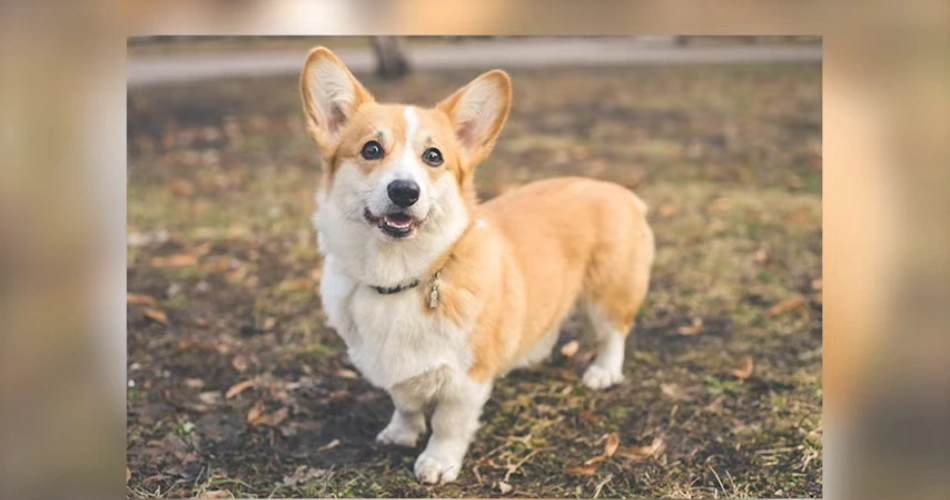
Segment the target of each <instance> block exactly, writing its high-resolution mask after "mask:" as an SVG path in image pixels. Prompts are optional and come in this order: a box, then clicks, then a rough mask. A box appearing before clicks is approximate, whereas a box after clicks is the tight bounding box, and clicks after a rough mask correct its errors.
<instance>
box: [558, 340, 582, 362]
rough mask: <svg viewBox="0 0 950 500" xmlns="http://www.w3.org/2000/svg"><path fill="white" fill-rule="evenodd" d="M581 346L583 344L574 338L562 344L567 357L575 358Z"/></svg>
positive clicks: (562, 349) (563, 352)
mask: <svg viewBox="0 0 950 500" xmlns="http://www.w3.org/2000/svg"><path fill="white" fill-rule="evenodd" d="M580 347H581V344H580V343H579V342H578V341H576V340H572V341H570V342H568V343H566V344H564V345H563V346H561V354H563V355H564V357H565V358H573V357H574V355H575V354H577V350H578V349H580Z"/></svg>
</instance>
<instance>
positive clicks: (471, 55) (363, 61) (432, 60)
mask: <svg viewBox="0 0 950 500" xmlns="http://www.w3.org/2000/svg"><path fill="white" fill-rule="evenodd" d="M336 54H337V55H338V56H339V57H340V59H342V60H343V62H345V63H346V64H347V66H349V67H350V69H351V70H352V71H353V72H354V73H365V72H369V71H372V70H373V69H374V67H375V66H374V65H375V61H374V58H373V55H372V53H371V52H370V51H369V49H368V48H367V49H346V50H339V51H337V52H336ZM305 56H306V51H304V50H280V51H268V52H263V51H258V52H250V51H249V52H246V53H237V54H235V53H227V54H201V55H169V56H140V57H131V58H130V59H129V62H128V67H127V75H128V83H129V85H149V84H160V83H174V82H190V81H197V80H208V79H215V78H227V77H238V76H270V75H293V74H296V73H297V72H299V71H300V68H301V66H302V65H303V61H304V57H305ZM408 57H409V59H410V61H411V63H412V65H413V67H414V68H416V69H419V70H426V69H458V68H478V69H489V68H493V67H500V68H512V67H519V68H528V67H543V66H558V65H561V66H568V65H569V66H619V65H637V64H702V63H716V64H734V63H753V62H817V61H821V47H820V46H810V45H809V46H769V45H742V46H719V47H717V46H707V47H702V46H698V47H690V46H686V47H676V46H672V45H670V44H657V43H645V42H643V41H640V40H636V39H623V38H617V39H615V38H611V39H601V40H596V39H565V40H557V39H544V40H498V41H489V42H461V43H458V44H457V45H455V44H446V45H435V46H418V47H410V49H409V53H408Z"/></svg>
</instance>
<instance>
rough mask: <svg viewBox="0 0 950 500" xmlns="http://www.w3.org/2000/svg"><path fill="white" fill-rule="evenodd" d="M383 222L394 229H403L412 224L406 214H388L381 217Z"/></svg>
mask: <svg viewBox="0 0 950 500" xmlns="http://www.w3.org/2000/svg"><path fill="white" fill-rule="evenodd" d="M383 220H384V221H385V222H386V224H389V225H390V226H396V227H405V226H408V225H409V223H411V222H412V218H411V217H409V216H408V215H406V214H390V215H385V216H383Z"/></svg>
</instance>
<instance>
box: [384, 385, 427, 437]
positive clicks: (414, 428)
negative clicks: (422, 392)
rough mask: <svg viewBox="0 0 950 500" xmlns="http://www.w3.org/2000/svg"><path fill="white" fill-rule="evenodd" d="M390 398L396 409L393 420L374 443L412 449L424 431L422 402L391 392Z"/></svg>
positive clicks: (424, 421) (424, 420)
mask: <svg viewBox="0 0 950 500" xmlns="http://www.w3.org/2000/svg"><path fill="white" fill-rule="evenodd" d="M390 396H392V400H393V405H395V407H396V409H395V410H394V411H393V418H392V419H391V420H390V421H389V425H387V426H386V428H385V429H383V430H382V432H380V433H379V435H377V436H376V441H377V442H379V443H383V444H395V445H399V446H409V447H413V446H415V445H416V441H418V440H419V436H420V435H422V433H423V432H425V431H426V417H425V413H424V412H423V403H424V402H423V401H422V400H420V399H418V398H414V397H410V396H406V395H402V394H400V393H398V392H392V393H390Z"/></svg>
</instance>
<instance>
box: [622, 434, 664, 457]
mask: <svg viewBox="0 0 950 500" xmlns="http://www.w3.org/2000/svg"><path fill="white" fill-rule="evenodd" d="M662 446H663V437H662V436H657V437H655V438H653V442H652V443H650V444H648V445H646V446H637V447H632V448H624V447H620V448H618V449H617V453H616V455H617V456H618V457H623V458H627V459H630V460H643V459H646V458H650V457H652V456H653V455H654V454H656V452H657V451H659V450H660V448H661V447H662Z"/></svg>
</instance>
